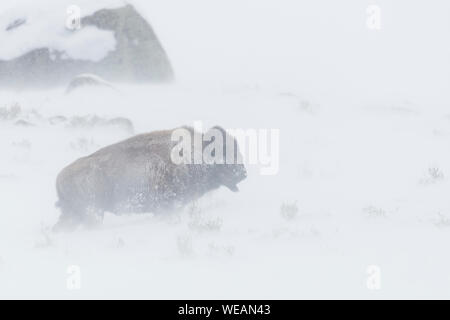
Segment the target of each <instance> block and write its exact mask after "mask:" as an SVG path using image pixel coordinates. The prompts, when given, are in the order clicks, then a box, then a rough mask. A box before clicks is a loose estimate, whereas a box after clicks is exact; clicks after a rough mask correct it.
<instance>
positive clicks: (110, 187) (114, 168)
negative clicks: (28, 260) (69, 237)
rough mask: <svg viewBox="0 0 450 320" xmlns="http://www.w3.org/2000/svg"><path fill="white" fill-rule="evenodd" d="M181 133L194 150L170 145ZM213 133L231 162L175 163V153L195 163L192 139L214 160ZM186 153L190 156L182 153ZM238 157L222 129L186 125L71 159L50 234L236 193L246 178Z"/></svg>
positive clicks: (58, 185) (60, 177)
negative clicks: (107, 216) (211, 194)
mask: <svg viewBox="0 0 450 320" xmlns="http://www.w3.org/2000/svg"><path fill="white" fill-rule="evenodd" d="M180 129H182V130H184V131H185V132H188V133H189V135H191V136H192V142H190V144H189V145H190V146H191V147H192V150H179V149H176V147H179V146H180V141H174V138H173V136H174V135H173V134H174V130H178V131H177V132H179V130H180ZM212 130H213V131H214V132H215V133H217V132H220V133H221V134H222V139H223V140H222V142H223V144H218V145H219V146H220V147H221V148H223V153H222V154H223V156H224V157H225V156H226V157H227V158H228V156H230V154H228V155H226V152H227V150H228V152H229V153H230V151H229V150H230V149H228V147H227V146H228V145H227V143H229V142H230V141H231V142H232V144H233V145H234V148H232V152H233V154H232V156H231V159H234V160H235V161H234V162H232V163H230V162H229V161H224V162H226V163H221V162H220V161H215V162H214V163H211V162H207V163H205V162H201V163H198V162H195V161H187V162H183V163H177V162H176V161H174V158H173V154H174V150H176V152H177V155H178V152H179V155H180V156H186V155H187V158H186V159H190V160H193V158H194V153H195V152H196V151H194V141H198V140H195V139H194V136H195V137H198V136H200V138H201V143H200V152H204V151H206V150H208V152H211V149H213V150H212V153H211V154H212V155H213V156H214V155H215V153H216V152H217V150H216V149H217V148H216V149H214V148H211V144H212V143H214V142H217V136H214V137H213V138H211V134H209V133H210V132H211V131H212ZM205 137H208V138H205ZM197 149H198V148H197ZM197 149H195V150H197ZM220 150H222V149H220ZM187 151H194V152H190V153H188V154H183V152H187ZM238 159H241V155H240V152H239V148H238V146H237V142H236V140H235V139H234V137H231V136H230V135H229V134H227V133H226V132H225V130H223V129H222V128H220V127H214V128H212V129H210V130H209V131H208V132H206V133H205V134H201V133H198V132H196V131H195V130H194V129H192V128H189V127H182V128H177V129H173V130H166V131H157V132H151V133H147V134H141V135H138V136H135V137H133V138H130V139H128V140H125V141H123V142H119V143H117V144H114V145H111V146H108V147H106V148H103V149H101V150H99V151H97V152H95V153H94V154H92V155H90V156H87V157H84V158H81V159H79V160H77V161H75V162H74V163H72V164H71V165H69V166H68V167H66V168H65V169H63V170H62V172H61V173H60V174H59V175H58V178H57V182H56V188H57V193H58V197H59V201H58V203H57V205H58V206H59V208H60V209H61V216H60V218H59V221H58V223H57V224H56V225H55V227H54V231H60V230H66V231H69V230H73V229H75V228H76V227H77V226H78V225H80V224H83V225H88V226H89V225H95V224H97V223H99V222H101V220H102V218H103V214H104V212H105V211H107V212H112V213H115V214H126V213H147V212H148V213H155V214H158V213H161V212H167V211H172V210H175V209H177V208H181V207H182V206H184V205H185V204H187V203H189V202H190V201H193V200H196V199H198V198H200V197H201V196H203V195H204V194H205V193H206V192H208V191H211V190H214V189H217V188H219V187H220V186H226V187H228V188H229V189H230V190H232V191H238V189H237V184H238V183H239V182H241V181H242V180H244V179H245V178H246V176H247V173H246V169H245V166H244V165H243V164H242V163H240V161H238Z"/></svg>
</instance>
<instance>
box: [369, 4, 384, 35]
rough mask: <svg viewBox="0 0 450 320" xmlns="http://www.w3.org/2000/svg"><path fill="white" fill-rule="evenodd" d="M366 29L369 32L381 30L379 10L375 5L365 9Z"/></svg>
mask: <svg viewBox="0 0 450 320" xmlns="http://www.w3.org/2000/svg"><path fill="white" fill-rule="evenodd" d="M366 13H367V21H366V25H367V28H369V29H370V30H381V8H380V7H379V6H377V5H375V4H373V5H370V6H368V7H367V9H366Z"/></svg>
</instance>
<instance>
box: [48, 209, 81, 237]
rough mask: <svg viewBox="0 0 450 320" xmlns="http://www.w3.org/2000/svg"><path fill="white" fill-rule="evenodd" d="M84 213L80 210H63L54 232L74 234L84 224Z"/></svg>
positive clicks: (53, 229)
mask: <svg viewBox="0 0 450 320" xmlns="http://www.w3.org/2000/svg"><path fill="white" fill-rule="evenodd" d="M82 217H83V213H82V212H80V211H78V210H68V209H67V208H61V215H60V217H59V219H58V222H57V223H56V224H55V225H54V226H53V228H52V231H53V232H72V231H75V229H76V228H77V227H78V226H79V225H80V224H81V223H82V220H83V219H82Z"/></svg>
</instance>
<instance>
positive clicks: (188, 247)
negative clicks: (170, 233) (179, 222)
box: [177, 235, 194, 257]
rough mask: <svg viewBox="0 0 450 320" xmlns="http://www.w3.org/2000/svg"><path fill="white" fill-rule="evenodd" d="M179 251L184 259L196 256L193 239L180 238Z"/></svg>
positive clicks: (178, 241)
mask: <svg viewBox="0 0 450 320" xmlns="http://www.w3.org/2000/svg"><path fill="white" fill-rule="evenodd" d="M177 249H178V252H179V253H180V255H181V256H182V257H191V256H192V255H193V254H194V247H193V244H192V237H191V236H188V235H183V236H178V237H177Z"/></svg>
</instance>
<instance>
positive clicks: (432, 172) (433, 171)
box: [420, 167, 445, 184]
mask: <svg viewBox="0 0 450 320" xmlns="http://www.w3.org/2000/svg"><path fill="white" fill-rule="evenodd" d="M444 179H445V175H444V172H443V171H442V170H441V169H440V168H438V167H430V168H428V171H427V174H426V177H425V178H422V179H421V180H420V183H422V184H433V183H436V182H439V181H443V180H444Z"/></svg>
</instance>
